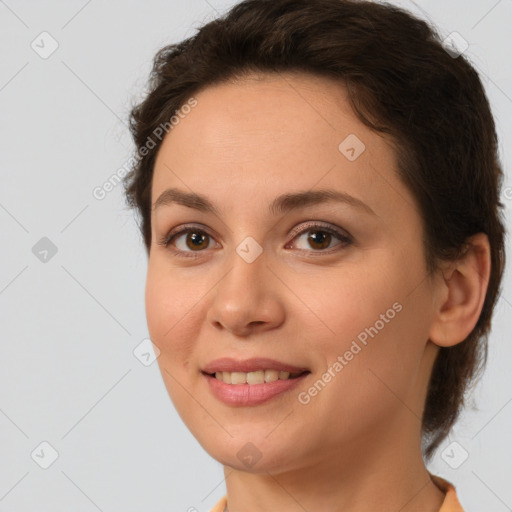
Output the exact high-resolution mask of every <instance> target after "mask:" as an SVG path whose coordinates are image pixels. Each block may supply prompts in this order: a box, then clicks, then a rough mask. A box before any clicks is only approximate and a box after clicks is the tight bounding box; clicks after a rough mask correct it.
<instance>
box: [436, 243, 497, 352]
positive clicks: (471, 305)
mask: <svg viewBox="0 0 512 512" xmlns="http://www.w3.org/2000/svg"><path fill="white" fill-rule="evenodd" d="M441 272H442V274H443V275H442V277H441V278H440V279H439V280H438V281H437V282H436V285H435V286H436V287H437V290H436V299H435V300H434V308H435V310H434V319H433V322H432V324H431V328H430V336H429V338H430V340H431V341H432V342H433V343H435V344H436V345H439V346H440V347H450V346H453V345H456V344H457V343H460V342H461V341H463V340H465V339H466V338H467V336H468V335H469V333H470V332H471V331H472V330H473V328H474V327H475V325H476V323H477V321H478V318H479V316H480V312H481V311H482V307H483V304H484V300H485V295H486V293H487V286H488V284H489V276H490V273H491V250H490V246H489V239H488V238H487V235H486V234H485V233H477V234H476V235H473V236H472V237H470V238H469V239H468V248H467V250H466V252H465V253H464V254H463V256H462V257H461V258H460V259H459V260H457V261H454V262H450V263H447V264H446V265H445V266H444V268H443V270H442V271H441Z"/></svg>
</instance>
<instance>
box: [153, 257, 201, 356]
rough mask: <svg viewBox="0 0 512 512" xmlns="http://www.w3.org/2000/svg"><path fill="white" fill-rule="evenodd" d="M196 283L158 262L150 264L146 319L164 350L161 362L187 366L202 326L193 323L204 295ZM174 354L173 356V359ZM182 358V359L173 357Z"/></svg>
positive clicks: (156, 342) (156, 341) (154, 336)
mask: <svg viewBox="0 0 512 512" xmlns="http://www.w3.org/2000/svg"><path fill="white" fill-rule="evenodd" d="M194 284H196V285H198V284H199V283H196V282H195V281H193V280H191V279H190V278H187V279H186V280H184V279H180V277H179V275H178V274H177V273H173V274H171V272H170V271H169V270H168V269H166V268H165V267H164V266H163V265H158V262H150V264H149V266H148V274H147V278H146V290H145V304H146V319H147V324H148V330H149V333H150V337H151V340H152V341H153V342H154V343H155V344H156V345H157V346H158V348H159V349H160V350H161V356H160V357H159V359H163V360H166V359H169V361H168V363H171V362H172V364H173V365H174V366H177V365H178V364H186V360H187V357H186V356H187V354H188V353H189V352H190V350H191V348H192V347H191V340H192V339H193V338H192V337H193V336H194V335H195V332H194V329H198V328H199V323H198V322H197V321H193V320H192V319H193V317H194V315H195V314H197V313H196V311H197V310H198V307H197V306H198V305H199V304H198V303H199V300H200V298H201V296H202V295H203V294H204V292H201V289H200V286H194ZM171 353H172V355H173V357H172V358H170V357H169V356H170V354H171ZM177 355H180V357H174V356H177Z"/></svg>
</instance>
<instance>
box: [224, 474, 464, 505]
mask: <svg viewBox="0 0 512 512" xmlns="http://www.w3.org/2000/svg"><path fill="white" fill-rule="evenodd" d="M429 474H430V478H431V479H432V481H433V482H434V484H435V485H436V486H437V487H439V489H441V490H442V491H443V492H444V493H445V498H444V501H443V504H442V506H441V508H440V509H439V512H464V509H463V508H462V506H461V504H460V502H459V499H458V498H457V492H456V491H455V487H454V486H453V484H451V483H450V482H448V481H447V480H445V479H444V478H441V477H440V476H436V475H432V474H431V473H429ZM221 512H222V510H221Z"/></svg>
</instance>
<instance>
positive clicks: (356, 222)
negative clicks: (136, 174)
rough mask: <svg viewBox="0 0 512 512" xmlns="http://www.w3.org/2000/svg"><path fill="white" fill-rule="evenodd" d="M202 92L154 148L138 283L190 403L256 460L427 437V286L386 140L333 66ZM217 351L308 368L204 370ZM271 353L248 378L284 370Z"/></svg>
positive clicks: (312, 457) (220, 449)
mask: <svg viewBox="0 0 512 512" xmlns="http://www.w3.org/2000/svg"><path fill="white" fill-rule="evenodd" d="M195 98H196V100H197V105H195V106H194V107H193V108H190V111H189V113H188V114H186V115H184V116H183V118H182V119H181V120H180V122H179V124H177V125H176V126H175V127H174V128H173V129H172V130H171V131H170V132H169V133H168V134H167V135H166V137H165V139H164V141H163V144H162V146H161V148H160V151H159V153H158V157H157V160H156V164H155V169H154V178H153V183H152V204H153V207H154V206H155V203H156V202H157V201H158V200H159V198H160V201H158V202H159V204H158V205H157V207H156V208H153V210H152V238H153V240H152V245H151V249H150V256H149V263H148V274H147V286H146V314H147V321H148V328H149V333H150V336H151V339H152V341H153V342H154V344H155V345H156V346H157V347H158V348H159V349H160V351H161V353H160V356H159V358H158V363H159V365H160V370H161V372H162V376H163V379H164V382H165V385H166V387H167V390H168V392H169V395H170V397H171V399H172V401H173V403H174V405H175V407H176V409H177V411H178V413H179V414H180V416H181V418H182V419H183V421H184V422H185V424H186V425H187V427H188V428H189V429H190V431H191V432H192V433H193V435H194V436H195V437H196V438H197V439H198V441H199V442H200V443H201V445H202V446H203V447H204V448H205V449H206V450H207V451H208V452H209V453H210V454H211V455H212V456H213V457H214V458H216V459H217V460H219V461H220V462H222V463H224V464H226V465H229V466H231V467H235V468H240V469H244V470H247V471H254V472H260V471H275V470H277V469H278V470H279V471H283V470H286V469H296V468H300V467H302V466H305V465H309V464H314V463H316V462H318V461H320V460H326V458H329V456H331V460H336V461H337V462H342V461H343V460H348V459H350V457H351V456H352V455H354V456H355V454H357V457H362V456H363V455H362V454H363V453H365V450H362V448H367V449H372V450H373V449H374V448H375V447H376V446H387V445H383V444H382V443H383V442H384V443H388V444H389V446H392V445H393V443H395V445H396V444H397V443H402V444H404V445H406V444H407V439H414V440H413V441H411V442H413V443H417V435H419V432H420V425H421V422H420V418H421V413H422V408H423V404H424V398H425V389H426V386H427V383H428V378H429V375H430V371H431V367H432V363H433V360H434V356H435V354H436V347H435V345H433V344H432V343H431V342H429V341H428V338H429V329H430V324H431V323H432V319H433V305H432V303H433V294H434V289H433V284H432V282H431V281H430V280H429V279H427V275H426V268H425V258H424V252H423V245H422V223H421V217H420V214H419V212H418V209H417V207H416V204H415V201H414V200H413V198H412V195H411V194H410V192H409V191H408V189H407V188H406V187H405V186H404V185H403V184H402V182H401V181H399V179H398V177H397V163H396V159H395V153H394V151H393V148H392V147H391V146H390V145H389V143H388V142H386V140H385V139H384V138H382V137H381V136H379V135H377V134H376V133H374V132H372V131H371V130H370V129H369V128H367V127H366V126H365V125H364V124H362V123H361V122H360V121H359V120H358V119H357V118H356V116H355V115H354V114H353V113H352V111H351V109H350V107H349V104H348V100H347V98H346V95H345V92H344V89H343V88H342V87H341V85H340V84H338V83H336V82H334V81H331V80H328V79H325V78H319V77H314V76H311V75H300V74H294V75H292V74H284V75H276V74H272V75H270V74H268V75H261V76H260V77H259V78H256V77H253V78H251V79H246V80H243V81H239V82H237V83H236V84H235V83H230V84H227V83H226V84H222V85H216V86H212V87H209V88H206V89H204V90H203V91H201V92H200V93H199V94H197V95H196V96H195ZM187 111H188V110H187ZM169 189H175V190H176V191H179V192H180V194H181V199H180V198H179V197H178V195H177V194H171V193H167V195H163V196H162V194H164V193H165V192H166V191H168V190H169ZM319 191H325V192H330V193H334V194H336V196H334V195H333V197H332V198H331V199H326V198H325V197H323V200H321V199H322V196H321V195H320V194H319ZM192 194H194V195H195V194H197V195H199V196H201V198H203V199H204V201H198V200H197V198H192V196H191V195H192ZM295 194H303V196H302V197H299V199H298V200H294V199H293V197H294V195H295ZM189 195H190V197H189V199H187V200H186V201H184V200H182V199H183V198H185V196H187V197H188V196H189ZM205 202H208V203H209V204H211V206H212V207H213V208H214V209H215V212H212V211H210V210H211V209H208V208H206V207H205ZM185 229H189V231H188V232H187V231H185ZM171 231H172V233H171ZM169 233H171V235H174V236H173V237H167V235H169ZM166 237H167V239H168V240H169V238H171V242H170V243H169V245H168V246H167V247H165V246H164V245H163V244H159V242H160V241H162V240H163V239H165V238H166ZM220 358H231V359H233V360H234V362H240V361H246V360H249V359H252V358H268V359H272V360H275V361H277V362H279V363H283V364H287V365H291V366H293V367H296V368H298V369H307V371H308V373H305V374H303V375H302V376H301V377H300V378H298V379H297V380H296V381H290V380H287V381H282V380H280V381H278V382H277V384H276V383H272V382H270V383H259V384H249V383H244V384H229V383H224V382H220V380H219V381H216V382H211V381H212V380H213V379H214V378H215V377H209V376H207V375H205V373H204V372H203V370H205V369H206V370H209V371H210V373H211V372H212V371H213V369H214V368H213V367H212V366H211V364H212V362H214V361H215V360H217V359H220ZM213 366H214V367H215V366H216V367H218V368H219V369H226V368H230V367H231V366H224V367H223V366H219V365H215V364H214V365H213ZM261 366H264V367H265V368H267V369H271V368H268V367H272V364H271V363H269V362H263V363H262V365H260V366H257V365H255V364H254V362H253V363H251V362H249V363H248V366H246V367H244V368H246V369H247V370H250V369H252V370H256V369H258V368H259V369H261V370H263V373H255V374H252V375H250V376H249V379H250V382H258V379H259V378H265V374H266V377H267V378H268V379H270V380H272V379H273V378H276V376H279V374H277V373H276V371H273V372H272V371H270V372H269V371H267V372H264V369H265V368H263V369H262V368H261ZM278 367H279V364H278V365H277V367H275V368H274V370H277V368H278ZM233 368H235V367H233ZM235 369H236V368H235ZM238 369H240V368H238ZM281 376H285V375H284V374H281ZM230 377H231V375H230V374H228V375H227V376H226V375H225V374H223V377H222V378H223V379H224V378H226V379H228V378H230ZM240 377H241V378H242V379H244V378H245V375H242V376H240V375H238V374H237V375H235V376H234V379H235V382H238V381H237V380H236V379H237V378H240ZM253 378H254V379H255V381H253V380H252V379H253ZM215 384H216V385H215ZM252 386H254V387H252ZM235 388H236V389H235ZM276 391H280V392H278V393H277V394H272V393H275V392H276ZM244 397H245V398H244ZM248 397H249V398H248ZM415 436H416V437H415ZM248 443H251V444H248ZM415 446H416V444H415ZM335 452H337V453H339V454H343V456H341V455H340V457H336V458H332V455H333V454H334V453H335ZM251 457H252V459H251Z"/></svg>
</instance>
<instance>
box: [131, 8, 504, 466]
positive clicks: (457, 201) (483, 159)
mask: <svg viewBox="0 0 512 512" xmlns="http://www.w3.org/2000/svg"><path fill="white" fill-rule="evenodd" d="M286 71H289V72H293V71H299V72H306V73H310V74H316V75H321V76H326V77H330V78H335V79H337V80H339V81H340V83H341V84H343V85H344V86H345V87H346V88H347V91H348V93H349V98H350V101H351V104H352V107H353V109H354V112H355V113H356V115H357V116H358V117H359V119H360V120H361V121H362V122H364V123H365V124H366V125H368V126H370V127H371V128H372V129H373V130H375V131H377V132H383V133H387V134H389V136H390V137H391V140H392V141H394V144H395V147H396V152H397V158H398V162H399V166H398V170H397V171H398V174H399V176H400V178H401V179H402V180H403V182H404V183H405V184H406V185H407V186H408V187H409V189H410V190H411V192H412V194H413V196H414V197H415V199H416V201H417V202H418V205H419V207H420V210H421V212H422V217H423V222H424V244H425V256H426V263H427V268H428V270H429V272H433V271H434V270H436V269H437V263H438V262H440V261H442V260H450V259H452V260H453V259H456V258H458V257H460V256H461V255H462V252H463V250H464V248H465V242H466V241H467V239H468V237H470V236H471V235H473V234H475V233H478V232H483V233H486V234H487V236H488V238H489V242H490V247H491V265H492V268H491V275H490V281H489V286H488V289H487V294H486V297H485V302H484V305H483V309H482V312H481V314H480V317H479V319H478V322H477V324H476V326H475V328H474V329H473V331H472V332H471V333H470V335H469V336H468V337H467V338H466V339H465V340H464V341H463V342H461V343H458V344H457V345H455V346H453V347H441V348H440V350H439V353H438V356H437V359H436V361H435V364H434V368H433V371H432V376H431V380H430V384H429V388H428V392H427V398H426V404H425V409H424V413H423V418H422V432H423V441H424V455H425V457H426V458H427V459H429V458H430V457H431V456H432V454H433V452H434V450H435V449H436V448H437V447H438V446H439V444H440V443H441V441H442V440H443V439H444V438H445V437H446V436H447V434H448V433H449V430H450V428H451V427H452V426H453V424H454V423H455V421H456V419H457V417H458V415H459V412H460V410H461V408H462V407H463V405H464V401H465V400H464V399H465V394H466V391H467V390H468V389H469V385H470V384H471V383H472V382H473V381H474V380H475V378H476V377H477V376H478V375H479V373H480V371H481V370H482V368H483V367H484V365H485V362H486V359H487V337H488V333H489V329H490V321H491V316H492V312H493V309H494V305H495V303H496V300H497V297H498V294H499V291H500V290H499V288H500V283H501V277H502V273H503V267H504V262H505V255H504V226H503V222H502V218H501V212H500V211H499V208H503V205H502V204H501V203H500V201H499V194H500V188H501V184H502V179H503V173H502V170H501V167H500V163H499V160H498V155H497V136H496V130H495V125H494V119H493V117H492V114H491V111H490V107H489V103H488V100H487V98H486V95H485V92H484V89H483V86H482V83H481V81H480V79H479V77H478V74H477V72H476V71H475V69H473V67H472V66H471V65H470V63H469V62H468V61H467V60H466V58H465V57H464V56H463V55H460V56H458V57H456V58H455V56H452V55H451V54H449V53H448V52H447V50H445V48H444V47H443V44H442V43H441V39H440V37H439V35H438V34H437V32H436V30H435V28H433V27H432V26H430V25H429V24H427V22H425V21H422V20H420V19H417V18H416V17H414V16H413V15H411V14H410V13H408V12H406V11H404V10H402V9H399V8H397V7H394V6H391V5H389V4H380V3H374V2H370V1H355V0H245V1H243V2H241V3H239V4H238V5H235V6H234V7H233V8H232V9H231V10H230V11H229V12H228V13H227V14H226V15H224V16H222V17H220V18H218V19H216V20H214V21H211V22H209V23H207V24H206V25H204V26H203V27H202V28H200V29H199V30H198V32H197V34H196V35H194V36H193V37H190V38H188V39H186V40H184V41H182V42H180V43H177V44H171V45H168V46H166V47H164V48H162V49H161V50H160V51H159V52H158V53H157V54H156V56H155V59H154V63H153V69H152V72H151V76H150V81H149V91H148V93H147V96H146V98H145V99H144V101H143V102H141V103H140V104H139V105H137V106H135V107H134V108H133V109H132V111H131V118H130V128H131V133H132V136H133V138H134V141H135V144H136V147H137V153H136V157H135V160H134V162H135V163H134V165H133V167H132V169H131V171H130V173H129V174H128V175H127V176H126V178H125V192H126V198H127V203H128V204H129V206H130V207H135V208H136V209H137V211H138V213H139V214H140V221H139V227H140V230H141V233H142V236H143V238H144V243H145V246H146V250H147V253H148V254H149V251H150V246H151V182H152V176H153V166H154V162H155V158H156V154H157V152H158V149H159V147H160V145H161V140H162V139H161V138H159V137H158V136H156V137H155V135H156V134H158V133H160V132H161V131H162V130H161V129H160V131H159V129H158V127H162V126H166V127H167V129H166V132H167V131H168V128H169V119H171V118H172V116H173V114H174V113H175V112H177V111H178V109H180V107H182V106H183V105H184V104H186V102H187V100H188V99H189V98H190V97H191V96H192V95H193V94H196V93H197V92H198V91H199V90H201V89H203V88H205V87H207V86H208V85H211V84H217V83H220V82H223V81H227V80H233V79H235V78H237V77H243V76H244V74H246V73H251V72H277V73H279V72H286ZM154 139H157V140H156V141H155V140H154ZM150 140H151V141H152V144H151V149H150V150H148V147H149V144H148V142H149V141H150Z"/></svg>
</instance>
